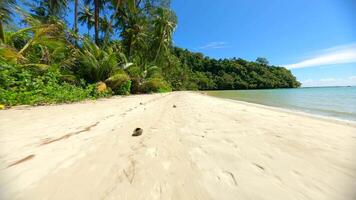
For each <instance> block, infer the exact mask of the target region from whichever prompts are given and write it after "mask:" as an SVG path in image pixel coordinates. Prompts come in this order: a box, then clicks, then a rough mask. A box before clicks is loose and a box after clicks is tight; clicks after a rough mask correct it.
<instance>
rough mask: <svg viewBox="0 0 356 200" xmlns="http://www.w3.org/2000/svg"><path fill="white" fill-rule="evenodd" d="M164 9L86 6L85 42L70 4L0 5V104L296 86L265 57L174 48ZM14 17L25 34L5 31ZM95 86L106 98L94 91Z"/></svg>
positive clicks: (158, 5)
mask: <svg viewBox="0 0 356 200" xmlns="http://www.w3.org/2000/svg"><path fill="white" fill-rule="evenodd" d="M75 2H78V1H75ZM169 2H170V1H167V0H145V1H135V0H120V1H116V0H115V1H104V0H85V1H84V5H83V7H81V8H80V9H79V10H80V11H79V12H77V11H78V9H75V13H74V16H75V19H78V21H79V22H80V23H81V24H82V25H85V24H86V25H87V29H88V33H87V34H86V35H85V36H84V37H83V36H82V35H80V34H78V31H77V30H76V29H75V28H74V29H75V30H74V31H72V30H70V29H69V28H68V27H67V25H66V21H65V20H64V16H65V15H67V14H68V13H66V12H67V11H68V10H69V9H67V7H66V5H68V3H69V1H68V0H59V1H55V0H49V1H44V0H35V1H32V2H26V3H23V4H21V5H16V1H14V0H4V1H0V11H1V12H0V104H6V105H19V104H31V105H39V104H47V103H64V102H73V101H79V100H83V99H88V98H89V99H91V98H99V97H105V96H108V95H110V94H111V93H112V92H113V93H114V94H118V95H127V94H130V93H152V92H167V91H172V90H216V89H255V88H257V89H263V88H287V87H299V86H300V83H299V82H298V81H297V80H296V79H295V77H294V76H293V75H292V74H291V72H290V71H289V70H287V69H285V68H282V67H276V66H271V65H269V63H268V60H267V59H265V58H257V60H256V62H249V61H246V60H242V59H235V58H233V59H220V60H216V59H211V58H208V57H205V56H204V55H203V54H201V53H192V52H189V51H188V50H183V49H180V48H177V47H173V45H172V37H173V33H174V30H175V28H176V26H177V16H176V15H175V13H174V12H173V11H172V10H171V9H170V7H169V4H170V3H169ZM15 5H16V6H18V7H22V6H25V7H26V8H24V9H18V8H16V9H15ZM75 5H77V4H75ZM76 8H77V7H76ZM21 10H22V11H21ZM25 10H29V12H27V11H25ZM15 11H16V12H17V13H18V14H19V17H20V18H21V20H22V21H23V24H24V26H25V27H22V26H21V28H16V27H14V28H13V29H11V30H10V29H7V30H5V31H4V29H3V24H5V25H8V24H9V22H10V21H11V20H10V19H11V17H10V16H11V14H12V13H13V12H15ZM75 26H76V25H75ZM92 27H94V30H95V32H94V34H91V32H90V30H91V28H92ZM6 28H7V27H6ZM79 32H82V31H79ZM114 36H115V37H114ZM113 38H116V39H113ZM102 82H105V84H106V86H108V88H107V90H106V89H105V88H106V86H105V85H104V84H103V83H102ZM98 83H100V84H102V85H100V84H98ZM99 85H100V86H101V89H100V91H105V92H101V93H99V92H98V88H97V86H99Z"/></svg>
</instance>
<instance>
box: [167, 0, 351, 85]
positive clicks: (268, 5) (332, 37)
mask: <svg viewBox="0 0 356 200" xmlns="http://www.w3.org/2000/svg"><path fill="white" fill-rule="evenodd" d="M172 8H173V10H174V11H175V12H176V13H177V16H178V27H177V29H176V32H175V34H174V43H175V45H177V46H179V47H183V48H187V49H189V50H191V51H195V52H202V53H204V54H205V55H207V56H210V57H213V58H231V57H240V58H244V59H247V60H255V59H256V57H266V58H267V59H268V60H269V61H270V63H271V64H275V65H282V66H286V67H287V68H290V69H291V70H292V73H293V74H294V75H295V76H297V78H298V80H299V81H301V82H302V83H303V86H327V85H356V12H355V10H356V1H355V0H288V1H287V0H219V1H216V0H173V1H172Z"/></svg>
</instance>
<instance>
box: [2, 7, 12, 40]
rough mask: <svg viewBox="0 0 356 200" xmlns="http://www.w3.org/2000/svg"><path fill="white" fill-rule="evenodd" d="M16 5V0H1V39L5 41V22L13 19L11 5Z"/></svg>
mask: <svg viewBox="0 0 356 200" xmlns="http://www.w3.org/2000/svg"><path fill="white" fill-rule="evenodd" d="M14 5H15V0H0V41H1V42H5V35H4V28H3V23H7V22H9V21H10V20H11V18H10V15H11V14H12V13H11V7H12V6H14Z"/></svg>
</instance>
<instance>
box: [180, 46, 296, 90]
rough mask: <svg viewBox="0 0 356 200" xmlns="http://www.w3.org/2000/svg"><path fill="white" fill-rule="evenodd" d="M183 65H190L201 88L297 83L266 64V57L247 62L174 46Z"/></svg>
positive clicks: (282, 72)
mask: <svg viewBox="0 0 356 200" xmlns="http://www.w3.org/2000/svg"><path fill="white" fill-rule="evenodd" d="M174 53H175V55H176V56H177V57H178V59H179V60H180V62H181V63H182V65H183V66H187V68H189V70H190V73H191V76H193V77H194V78H193V80H194V84H196V87H197V88H198V89H200V90H221V89H223V90H230V89H267V88H295V87H299V86H300V83H299V82H298V81H297V80H296V78H295V77H294V76H293V75H292V73H291V72H290V71H289V70H287V69H286V68H283V67H278V66H273V65H269V64H268V61H267V59H264V58H257V59H256V62H249V61H246V60H243V59H241V58H238V59H237V58H232V59H219V60H216V59H212V58H209V57H205V56H204V55H203V54H201V53H192V52H190V51H188V50H183V49H181V48H174Z"/></svg>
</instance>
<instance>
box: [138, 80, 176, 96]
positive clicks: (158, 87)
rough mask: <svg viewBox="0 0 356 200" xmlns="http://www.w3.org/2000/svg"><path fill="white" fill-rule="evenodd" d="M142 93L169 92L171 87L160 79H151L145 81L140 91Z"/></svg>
mask: <svg viewBox="0 0 356 200" xmlns="http://www.w3.org/2000/svg"><path fill="white" fill-rule="evenodd" d="M140 91H141V92H142V93H154V92H170V91H172V89H171V87H170V86H169V85H168V84H167V82H165V81H164V80H163V79H161V78H151V79H148V80H147V81H145V82H144V83H143V85H142V87H141V90H140Z"/></svg>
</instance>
